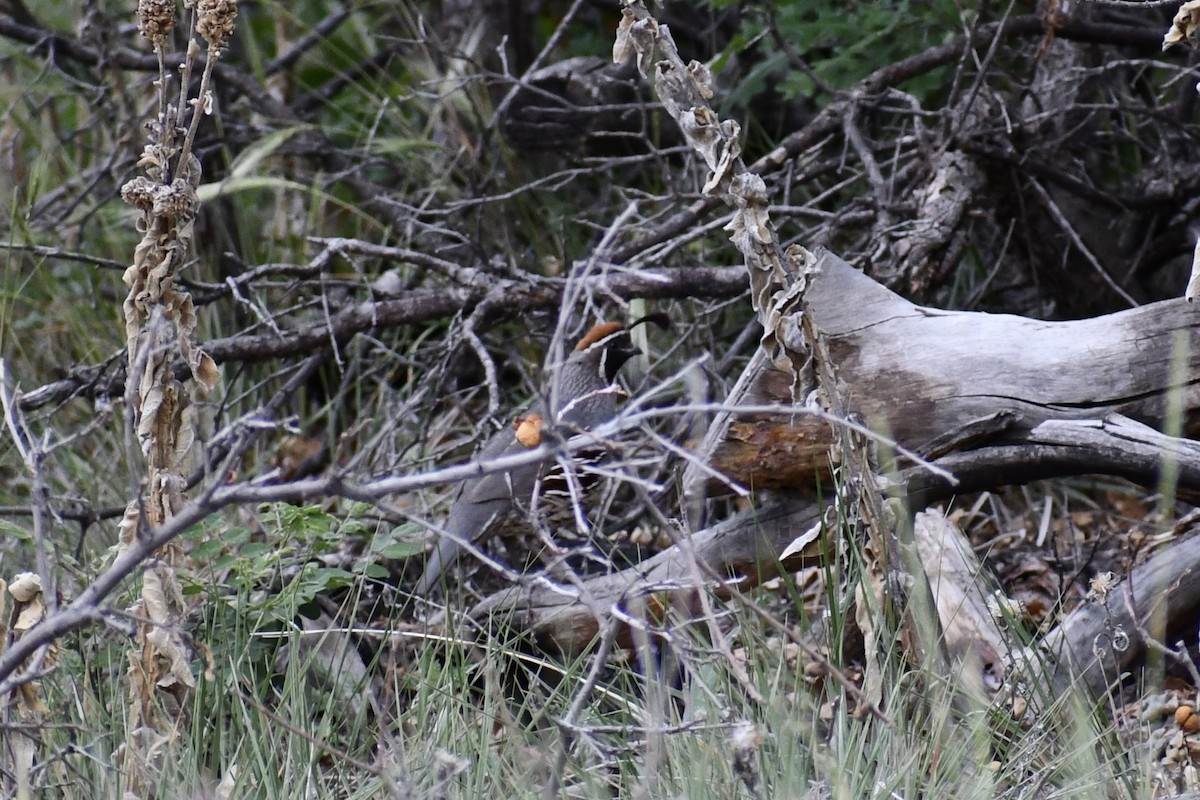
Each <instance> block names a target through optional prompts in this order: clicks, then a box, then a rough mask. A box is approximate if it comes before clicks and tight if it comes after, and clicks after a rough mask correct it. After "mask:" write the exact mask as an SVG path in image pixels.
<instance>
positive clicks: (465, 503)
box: [414, 318, 664, 597]
mask: <svg viewBox="0 0 1200 800" xmlns="http://www.w3.org/2000/svg"><path fill="white" fill-rule="evenodd" d="M641 321H643V320H639V322H641ZM644 321H652V322H655V323H656V324H664V323H663V322H662V320H661V319H659V318H647V319H646V320H644ZM633 324H634V325H636V324H638V323H633ZM639 352H640V351H639V350H638V349H637V348H635V347H634V346H633V344H632V342H631V340H630V338H629V333H628V328H627V327H626V326H625V325H622V324H621V323H617V322H606V323H601V324H599V325H596V326H595V327H593V328H592V329H591V330H590V331H589V332H588V333H587V335H585V336H584V337H583V338H582V339H580V340H579V343H578V344H577V345H576V346H575V349H574V351H573V352H572V353H571V354H570V355H569V356H568V357H567V359H566V360H565V361H564V362H563V363H562V364H561V366H559V367H558V368H557V369H556V370H555V374H554V375H553V378H552V380H553V382H554V386H555V389H556V391H554V392H552V393H551V395H550V400H549V401H548V402H549V404H550V406H551V408H550V410H549V412H547V410H546V408H545V404H537V405H535V407H534V408H533V409H532V410H531V411H529V412H526V414H525V415H524V416H521V417H518V418H517V419H516V421H515V422H514V424H513V426H512V428H511V429H505V430H501V431H500V432H499V433H497V434H496V435H495V436H493V437H492V438H491V439H490V440H489V441H488V443H487V444H486V445H485V446H484V447H483V449H482V450H481V451H480V452H479V454H478V456H477V457H476V458H477V460H478V461H480V462H483V463H486V462H488V461H490V460H494V459H496V458H499V457H501V456H505V455H511V454H513V453H520V452H524V451H525V450H527V449H529V448H531V447H534V446H536V445H537V443H538V440H539V439H540V433H541V426H542V424H543V423H545V422H548V423H550V424H553V425H560V426H562V427H563V428H564V433H567V434H568V435H569V432H570V431H571V430H573V429H584V430H586V429H590V428H594V427H596V426H597V425H601V424H603V423H604V422H607V421H608V420H610V419H612V418H614V417H615V416H616V415H617V399H618V396H619V390H618V389H617V387H616V385H615V381H616V377H617V372H618V371H619V370H620V369H621V367H622V365H624V364H625V362H626V361H628V360H629V359H630V358H631V357H632V356H634V355H636V354H637V353H639ZM568 457H574V458H578V457H579V455H578V454H574V455H573V456H568ZM554 467H555V464H554V462H553V461H551V462H546V463H542V464H530V465H527V466H522V467H518V468H515V469H512V470H510V471H508V472H494V473H491V474H489V475H484V476H481V477H479V478H472V479H469V480H467V481H464V482H463V485H462V487H461V488H460V489H459V492H458V495H457V496H456V497H455V500H454V504H453V505H452V506H451V509H450V516H449V517H448V518H447V519H446V523H445V525H444V529H443V533H442V534H441V536H440V537H439V539H438V542H437V546H436V547H435V548H434V550H433V552H432V553H431V554H430V556H429V560H428V562H427V563H426V566H425V572H424V574H423V575H422V576H421V580H420V581H419V582H418V583H417V585H416V587H415V589H414V593H415V594H416V595H417V596H418V597H424V596H427V595H428V594H429V592H430V590H431V589H433V588H434V587H435V586H436V585H437V584H438V582H439V581H440V579H441V577H442V573H443V572H444V571H445V570H446V569H447V568H449V567H450V565H451V564H453V563H454V561H455V559H457V557H458V555H459V552H460V550H461V549H462V545H461V544H460V542H463V541H469V542H473V543H474V542H482V541H484V540H486V539H489V538H491V537H492V536H496V535H499V534H505V535H507V534H510V533H512V532H520V531H528V530H530V529H531V522H530V509H529V505H530V502H531V501H532V500H534V496H535V488H536V487H537V484H538V481H539V479H542V480H543V486H542V487H540V488H539V489H538V491H537V492H536V495H537V503H538V508H537V512H538V514H539V515H540V516H542V517H543V518H544V519H547V520H548V521H549V522H550V524H551V526H553V525H554V524H567V523H568V522H569V521H570V520H572V519H574V516H575V508H574V505H573V504H574V502H575V501H576V499H578V498H577V497H575V496H574V494H573V493H572V492H571V491H569V489H568V487H566V486H562V485H560V486H557V487H556V486H551V485H548V484H549V483H551V481H553V480H554V479H553V478H552V477H551V476H550V475H549V473H551V472H552V471H553V470H554ZM557 482H558V483H560V484H565V482H566V481H565V479H564V477H563V476H562V475H559V476H558V478H557Z"/></svg>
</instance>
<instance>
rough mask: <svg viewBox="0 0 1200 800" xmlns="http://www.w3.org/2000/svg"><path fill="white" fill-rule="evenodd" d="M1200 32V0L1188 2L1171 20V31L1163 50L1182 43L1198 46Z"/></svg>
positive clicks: (1165, 37)
mask: <svg viewBox="0 0 1200 800" xmlns="http://www.w3.org/2000/svg"><path fill="white" fill-rule="evenodd" d="M1198 31H1200V0H1188V2H1186V3H1184V4H1183V5H1182V6H1180V7H1179V10H1178V11H1176V12H1175V19H1173V20H1171V29H1170V30H1168V31H1167V35H1166V36H1164V37H1163V44H1162V49H1163V50H1164V51H1165V50H1167V49H1168V48H1170V47H1174V46H1175V45H1177V44H1179V43H1180V42H1187V44H1189V45H1191V46H1192V47H1195V46H1196V39H1197V32H1198Z"/></svg>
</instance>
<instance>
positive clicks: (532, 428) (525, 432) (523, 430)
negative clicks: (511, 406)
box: [512, 414, 542, 449]
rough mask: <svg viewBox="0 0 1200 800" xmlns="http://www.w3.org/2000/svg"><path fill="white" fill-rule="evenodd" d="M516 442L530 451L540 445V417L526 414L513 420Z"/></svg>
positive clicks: (539, 415)
mask: <svg viewBox="0 0 1200 800" xmlns="http://www.w3.org/2000/svg"><path fill="white" fill-rule="evenodd" d="M512 426H513V431H515V432H516V434H517V441H518V442H520V443H521V444H522V445H524V446H525V447H528V448H530V449H532V448H534V447H537V446H538V445H539V444H541V443H542V415H541V414H526V415H525V416H523V417H517V418H516V419H514V420H513V424H512Z"/></svg>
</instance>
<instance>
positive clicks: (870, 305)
mask: <svg viewBox="0 0 1200 800" xmlns="http://www.w3.org/2000/svg"><path fill="white" fill-rule="evenodd" d="M809 280H810V285H809V288H808V291H807V293H806V295H805V313H806V314H808V316H809V318H810V320H811V321H812V323H813V324H814V325H815V327H816V328H817V329H818V330H820V331H821V332H822V333H823V334H824V336H825V337H826V341H827V344H828V348H829V352H830V355H831V357H832V359H833V361H834V363H835V365H836V370H837V377H838V381H839V384H840V385H841V386H842V387H844V389H845V391H846V396H847V398H848V401H849V404H850V408H851V409H852V410H853V411H854V413H855V414H856V415H858V416H859V417H860V418H861V419H862V420H864V421H865V422H868V423H869V424H871V425H873V426H875V427H876V428H878V429H879V430H881V431H883V432H887V433H888V434H889V435H891V436H892V437H894V438H895V440H896V441H897V442H899V443H900V444H902V445H904V446H906V447H908V448H911V449H914V450H918V451H920V450H922V449H923V448H924V447H926V446H928V445H929V444H930V443H931V442H933V441H935V440H937V439H939V438H940V437H943V436H945V435H946V434H947V433H949V432H954V431H956V430H959V429H960V428H962V427H963V426H964V425H967V424H968V423H970V422H972V421H974V420H977V419H980V418H985V417H989V416H992V415H996V414H1006V415H1007V417H1006V419H1007V422H1008V432H1009V433H1011V434H1013V435H1014V436H1015V437H1016V438H1020V435H1021V434H1022V433H1025V432H1028V431H1030V430H1032V429H1033V428H1034V427H1036V426H1037V425H1039V424H1041V423H1042V422H1045V421H1047V420H1051V419H1100V418H1103V417H1105V416H1107V415H1109V414H1112V413H1120V414H1123V415H1125V416H1127V417H1131V418H1133V419H1135V420H1138V421H1141V422H1144V423H1146V424H1149V425H1152V426H1155V427H1157V426H1159V425H1161V422H1162V418H1163V415H1164V412H1165V408H1166V401H1167V397H1168V395H1169V391H1170V387H1171V383H1172V381H1171V364H1172V361H1173V359H1174V358H1175V355H1176V352H1177V349H1178V351H1179V359H1178V363H1179V364H1180V366H1181V368H1182V369H1181V370H1180V373H1181V375H1182V381H1180V382H1181V383H1182V384H1183V389H1182V392H1183V396H1182V404H1183V407H1184V408H1185V409H1187V410H1188V411H1189V412H1190V411H1194V410H1196V409H1197V407H1198V406H1200V381H1198V379H1197V374H1198V372H1200V308H1197V307H1195V306H1193V305H1191V304H1189V303H1187V302H1186V301H1184V300H1167V301H1163V302H1160V303H1154V304H1152V305H1148V306H1143V307H1141V308H1136V309H1131V310H1128V311H1122V312H1118V313H1115V314H1109V315H1106V316H1103V317H1097V318H1094V319H1087V320H1077V321H1068V322H1045V321H1042V320H1035V319H1029V318H1027V317H1018V316H1013V315H1009V314H986V313H981V312H958V311H942V310H938V309H931V308H925V307H922V306H917V305H915V304H913V303H910V302H909V301H907V300H905V299H904V298H902V297H900V296H899V295H897V294H895V293H893V292H891V291H889V290H888V289H886V288H884V287H883V286H881V285H880V284H878V283H876V282H875V281H873V280H871V279H870V278H869V277H867V276H866V275H864V274H862V273H861V272H859V271H858V270H856V269H854V268H853V267H851V266H850V265H849V264H847V263H846V262H844V261H843V260H841V259H840V258H838V257H837V256H835V255H833V254H832V253H828V252H825V253H822V254H821V255H820V256H819V257H818V258H817V261H816V264H815V266H814V267H813V268H812V274H811V275H810V277H809ZM788 344H790V345H792V346H794V347H796V348H801V347H803V344H804V343H803V342H802V341H800V336H799V332H798V331H796V333H795V336H794V337H793V338H792V339H789V340H788ZM791 381H792V378H791V375H790V374H789V373H788V372H786V371H785V370H783V369H780V368H779V367H777V366H776V365H773V364H771V363H770V361H769V360H768V359H767V358H766V357H765V356H762V355H760V356H759V357H758V358H756V359H755V360H754V362H753V364H752V365H751V371H750V373H749V374H747V375H746V376H744V380H742V381H740V382H739V383H740V385H741V390H740V391H739V393H738V394H737V395H736V396H734V397H731V398H730V405H732V406H737V405H751V404H771V403H790V402H791V397H792V387H791ZM710 436H711V437H712V438H711V439H710V440H707V441H706V443H705V444H704V445H702V446H701V448H700V452H701V453H702V454H705V455H707V457H708V463H709V464H710V465H711V466H712V467H714V468H716V469H719V470H721V471H722V472H724V473H725V474H727V475H729V477H730V478H731V479H733V480H735V481H737V482H739V483H742V484H744V485H755V486H767V487H771V488H788V487H791V488H807V485H808V484H811V482H812V479H813V476H814V474H816V472H817V471H818V470H819V467H820V465H821V462H822V457H821V452H822V450H823V448H824V447H825V446H827V445H828V444H829V442H830V441H831V438H832V437H831V435H830V434H829V430H828V426H825V425H822V424H819V423H817V422H814V421H813V420H811V419H794V418H788V417H784V416H779V415H777V416H774V417H771V416H766V415H761V414H760V415H738V414H736V413H731V414H728V415H725V416H724V417H722V418H720V419H717V420H715V421H714V424H713V426H712V429H711V431H710ZM1003 440H1004V438H1003V437H998V438H997V441H1003ZM689 477H693V478H694V476H692V475H691V474H689ZM710 488H712V487H711V484H710Z"/></svg>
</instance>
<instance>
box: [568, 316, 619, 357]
mask: <svg viewBox="0 0 1200 800" xmlns="http://www.w3.org/2000/svg"><path fill="white" fill-rule="evenodd" d="M624 328H625V325H624V324H623V323H620V322H601V323H599V324H597V325H593V326H592V329H591V330H590V331H588V332H587V333H585V334H584V336H583V338H582V339H580V340H579V344H577V345H575V352H579V351H581V350H587V349H588V348H589V347H591V346H592V345H594V344H595V343H596V342H598V341H600V340H601V339H604V338H605V337H608V336H612V335H613V334H614V333H616V332H617V331H619V330H623V329H624Z"/></svg>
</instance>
